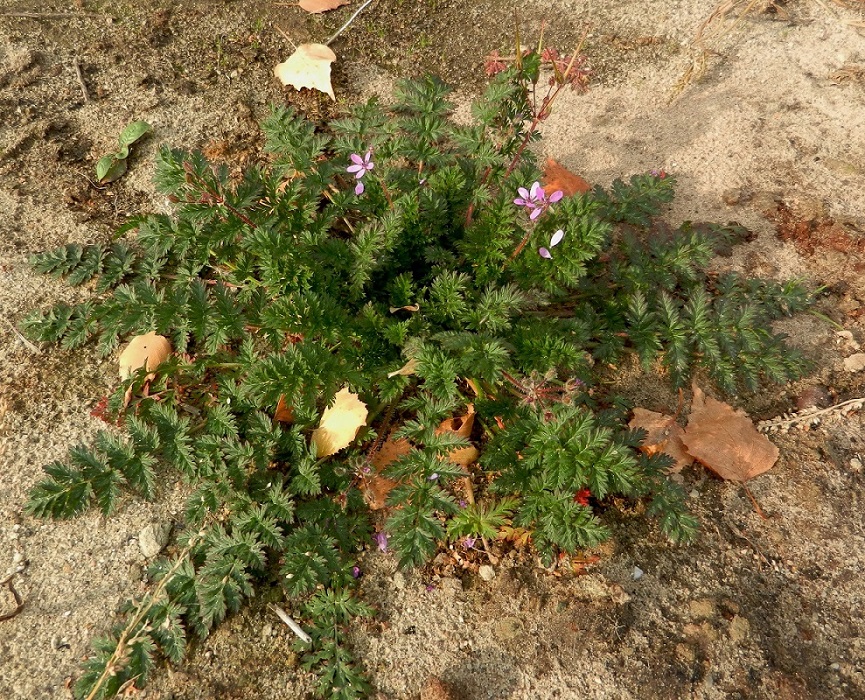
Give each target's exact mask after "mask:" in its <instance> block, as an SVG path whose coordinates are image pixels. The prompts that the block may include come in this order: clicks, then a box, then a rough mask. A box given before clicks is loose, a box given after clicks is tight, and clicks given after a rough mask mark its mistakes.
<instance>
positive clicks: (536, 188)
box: [529, 182, 544, 201]
mask: <svg viewBox="0 0 865 700" xmlns="http://www.w3.org/2000/svg"><path fill="white" fill-rule="evenodd" d="M529 195H530V196H531V198H532V199H534V200H535V201H537V200H539V199H540V200H541V201H543V200H544V190H543V189H542V188H541V183H540V182H535V183H534V184H533V185H532V189H531V191H530V192H529Z"/></svg>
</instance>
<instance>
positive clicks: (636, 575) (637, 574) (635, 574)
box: [631, 566, 646, 581]
mask: <svg viewBox="0 0 865 700" xmlns="http://www.w3.org/2000/svg"><path fill="white" fill-rule="evenodd" d="M645 573H646V572H645V571H643V570H642V569H641V568H640V567H639V566H635V567H634V570H633V571H632V572H631V578H632V579H634V581H639V580H640V579H641V578H643V574H645Z"/></svg>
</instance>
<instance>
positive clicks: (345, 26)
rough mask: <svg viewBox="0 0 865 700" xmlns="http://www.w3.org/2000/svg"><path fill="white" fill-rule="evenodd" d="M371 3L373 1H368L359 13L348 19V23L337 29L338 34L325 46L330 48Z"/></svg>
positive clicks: (360, 8)
mask: <svg viewBox="0 0 865 700" xmlns="http://www.w3.org/2000/svg"><path fill="white" fill-rule="evenodd" d="M371 2H372V0H366V2H365V3H364V4H363V5H361V6H360V7H358V8H357V11H356V12H355V13H354V14H353V15H352V16H351V17H349V18H348V22H346V23H345V24H343V25H342V26H341V27H340V28H339V29H337V30H336V34H334V35H333V36H332V37H330V39H328V40H327V41H325V42H324V45H325V46H330V45H331V43H333V42H334V41H336V38H337V37H338V36H339V35H340V34H342V33H343V32H344V31H345V30H346V29H347V28H348V25H350V24H351V23H352V22H354V18H355V17H357V16H358V15H359V14H360V13H361V12H363V11H364V10H365V9H366V6H367V5H369V4H370V3H371Z"/></svg>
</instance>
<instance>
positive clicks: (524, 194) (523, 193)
mask: <svg viewBox="0 0 865 700" xmlns="http://www.w3.org/2000/svg"><path fill="white" fill-rule="evenodd" d="M517 192H518V193H519V195H520V197H522V198H523V199H529V191H528V190H527V189H526V188H525V187H517Z"/></svg>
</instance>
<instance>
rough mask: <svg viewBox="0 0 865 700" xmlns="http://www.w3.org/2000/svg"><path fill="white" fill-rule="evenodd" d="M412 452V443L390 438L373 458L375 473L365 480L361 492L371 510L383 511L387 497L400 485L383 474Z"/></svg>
mask: <svg viewBox="0 0 865 700" xmlns="http://www.w3.org/2000/svg"><path fill="white" fill-rule="evenodd" d="M409 452H411V443H409V441H408V440H404V439H400V440H394V439H393V438H391V437H388V439H387V440H385V441H384V443H383V444H382V446H381V448H380V449H379V451H378V452H376V453H375V455H374V456H373V458H372V467H373V472H372V473H371V474H368V475H367V476H365V477H364V478H363V482H362V483H361V492H362V493H363V497H364V500H366V502H367V504H368V505H369V507H370V509H371V510H381V509H382V508H384V507H385V505H386V504H387V495H388V494H389V493H390V492H391V491H393V489H394V487H395V486H396V485H397V484H398V483H399V482H397V481H394V480H393V479H389V478H387V477H386V476H382V472H383V471H384V470H385V469H386V468H387V467H388V466H389V465H390V464H391V463H392V462H396V460H398V459H399V458H400V457H402V456H404V455H407V454H408V453H409Z"/></svg>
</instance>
